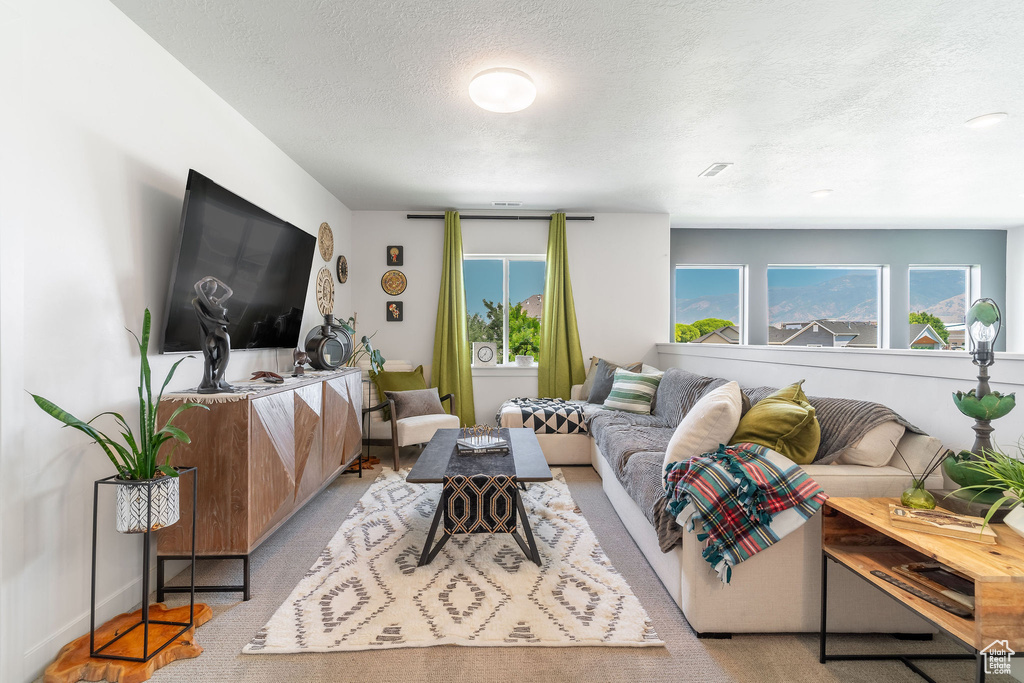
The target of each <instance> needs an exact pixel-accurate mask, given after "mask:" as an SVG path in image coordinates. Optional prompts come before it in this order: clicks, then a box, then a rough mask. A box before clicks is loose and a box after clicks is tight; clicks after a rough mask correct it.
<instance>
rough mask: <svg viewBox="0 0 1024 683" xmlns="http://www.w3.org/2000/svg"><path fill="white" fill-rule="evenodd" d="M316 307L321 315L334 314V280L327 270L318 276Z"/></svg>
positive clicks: (323, 269) (321, 270) (321, 271)
mask: <svg viewBox="0 0 1024 683" xmlns="http://www.w3.org/2000/svg"><path fill="white" fill-rule="evenodd" d="M316 307H317V309H318V310H319V311H320V315H331V314H332V313H334V278H333V277H331V271H329V270H327V269H326V268H321V269H320V272H318V273H317V274H316Z"/></svg>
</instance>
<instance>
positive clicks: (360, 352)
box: [338, 317, 384, 373]
mask: <svg viewBox="0 0 1024 683" xmlns="http://www.w3.org/2000/svg"><path fill="white" fill-rule="evenodd" d="M355 322H356V319H355V317H350V318H349V319H348V320H346V321H339V322H338V325H339V326H340V327H341V328H342V329H344V330H345V331H346V332H348V333H349V335H350V336H351V337H352V338H353V339H355V334H356V328H355ZM376 334H377V333H376V332H374V333H373V334H371V335H370V336H369V337H367V336H366V335H365V334H364V335H363V338H362V339H360V340H359V345H358V346H356V347H355V348H354V349H353V350H352V355H351V356H350V357H349V359H348V362H347V363H346V365H348V366H349V367H350V368H354V367H356V365H357V364H358V363H359V361H360V360H362V359H363V357H364V356H365V357H367V358H368V359H369V363H370V371H371V372H374V373H379V372H383V371H384V356H382V355H381V353H380V351H379V350H378V349H375V348H373V344H372V343H371V341H370V340H371V339H373V337H374V336H376Z"/></svg>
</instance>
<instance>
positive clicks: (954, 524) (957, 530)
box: [889, 503, 996, 544]
mask: <svg viewBox="0 0 1024 683" xmlns="http://www.w3.org/2000/svg"><path fill="white" fill-rule="evenodd" d="M889 523H890V524H892V525H893V526H894V527H896V528H898V529H908V530H910V531H920V532H921V533H924V534H935V535H936V536H946V537H948V538H960V539H963V540H965V541H974V542H975V543H989V544H994V543H995V542H996V532H995V531H993V530H992V528H991V527H990V526H986V525H985V520H984V519H982V518H981V517H971V516H970V515H958V514H956V513H954V512H950V511H948V510H943V509H942V508H935V509H934V510H915V509H913V508H905V507H901V506H899V505H894V504H892V503H890V504H889Z"/></svg>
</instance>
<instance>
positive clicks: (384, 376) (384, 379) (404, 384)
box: [370, 365, 427, 420]
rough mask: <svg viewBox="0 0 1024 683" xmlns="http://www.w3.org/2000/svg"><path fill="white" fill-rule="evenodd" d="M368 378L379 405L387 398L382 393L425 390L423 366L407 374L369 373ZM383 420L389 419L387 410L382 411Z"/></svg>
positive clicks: (389, 412)
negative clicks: (370, 380)
mask: <svg viewBox="0 0 1024 683" xmlns="http://www.w3.org/2000/svg"><path fill="white" fill-rule="evenodd" d="M370 378H371V379H372V380H373V383H374V384H375V385H376V386H377V397H378V398H379V399H380V402H381V403H386V402H387V400H388V398H387V395H386V394H385V393H384V392H387V391H415V390H417V389H426V388H427V380H425V379H423V366H422V365H420V366H418V367H417V368H416V369H415V370H410V371H409V372H391V371H388V370H385V371H384V372H378V373H375V372H370ZM383 415H384V419H385V420H390V419H391V411H390V410H388V409H387V408H385V409H384V411H383Z"/></svg>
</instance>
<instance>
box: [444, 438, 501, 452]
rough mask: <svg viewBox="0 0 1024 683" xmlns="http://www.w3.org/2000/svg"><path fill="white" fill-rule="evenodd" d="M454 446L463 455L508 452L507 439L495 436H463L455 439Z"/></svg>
mask: <svg viewBox="0 0 1024 683" xmlns="http://www.w3.org/2000/svg"><path fill="white" fill-rule="evenodd" d="M455 447H456V448H457V449H458V450H459V453H461V454H463V455H485V454H490V453H494V454H497V453H508V441H506V440H505V439H502V438H501V437H496V436H468V437H464V438H461V439H457V440H456V441H455Z"/></svg>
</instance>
